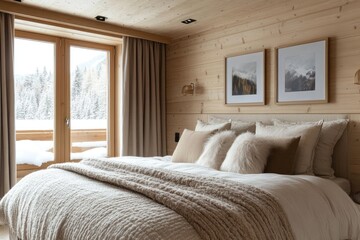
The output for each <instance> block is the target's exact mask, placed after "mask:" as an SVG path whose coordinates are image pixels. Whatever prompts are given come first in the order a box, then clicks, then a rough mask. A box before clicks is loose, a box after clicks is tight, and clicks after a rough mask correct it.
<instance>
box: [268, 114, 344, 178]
mask: <svg viewBox="0 0 360 240" xmlns="http://www.w3.org/2000/svg"><path fill="white" fill-rule="evenodd" d="M273 122H274V124H275V125H289V124H292V125H294V124H299V123H296V122H295V123H294V122H285V121H282V120H278V119H274V120H273ZM348 122H349V120H348V119H338V120H333V121H325V122H324V123H323V125H322V128H321V131H320V138H319V142H318V144H317V146H316V149H315V157H314V166H313V167H314V173H315V175H318V176H322V177H328V178H334V177H335V176H334V169H333V168H332V155H333V152H334V147H335V145H336V143H337V142H338V141H339V139H340V137H341V136H342V134H343V133H344V130H345V128H346V127H347V124H348ZM306 123H308V124H309V122H305V123H302V124H306ZM310 124H312V123H311V122H310Z"/></svg>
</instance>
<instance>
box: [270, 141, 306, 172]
mask: <svg viewBox="0 0 360 240" xmlns="http://www.w3.org/2000/svg"><path fill="white" fill-rule="evenodd" d="M268 142H269V143H270V145H271V148H270V154H269V157H268V159H267V163H266V166H265V170H264V172H265V173H277V174H286V175H292V174H294V170H295V156H296V150H297V148H298V145H299V142H300V137H296V138H269V140H268Z"/></svg>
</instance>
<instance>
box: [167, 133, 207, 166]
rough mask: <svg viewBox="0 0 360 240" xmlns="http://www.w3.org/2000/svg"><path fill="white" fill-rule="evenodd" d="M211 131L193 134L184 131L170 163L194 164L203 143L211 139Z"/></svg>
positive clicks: (202, 147)
mask: <svg viewBox="0 0 360 240" xmlns="http://www.w3.org/2000/svg"><path fill="white" fill-rule="evenodd" d="M212 134H213V131H202V132H194V131H191V130H188V129H185V130H184V131H183V133H182V135H181V138H180V141H179V143H178V144H177V146H176V148H175V151H174V153H173V156H172V158H171V161H172V162H178V163H179V162H183V163H194V162H196V161H197V160H198V158H199V157H200V155H201V153H202V151H203V149H204V145H205V142H206V141H207V140H208V139H209V138H210V137H211V135H212Z"/></svg>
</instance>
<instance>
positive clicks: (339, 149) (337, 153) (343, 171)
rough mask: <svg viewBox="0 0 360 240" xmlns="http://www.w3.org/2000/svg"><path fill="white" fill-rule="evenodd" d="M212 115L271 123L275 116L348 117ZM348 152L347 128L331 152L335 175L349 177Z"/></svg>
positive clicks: (296, 117)
mask: <svg viewBox="0 0 360 240" xmlns="http://www.w3.org/2000/svg"><path fill="white" fill-rule="evenodd" d="M212 117H216V118H224V119H237V120H243V121H249V122H254V121H261V122H263V123H271V120H272V119H275V118H276V119H281V120H287V121H319V120H322V119H323V120H324V121H330V120H336V119H347V118H348V116H347V115H346V114H213V115H208V120H210V119H211V118H212ZM348 152H349V151H348V129H346V130H345V131H344V134H343V135H342V137H341V138H340V139H339V141H338V143H337V144H336V146H335V149H334V154H333V167H334V170H335V176H337V177H342V178H346V179H350V178H349V174H348V172H349V171H348V167H349V164H348ZM350 180H351V179H350Z"/></svg>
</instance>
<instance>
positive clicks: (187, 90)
mask: <svg viewBox="0 0 360 240" xmlns="http://www.w3.org/2000/svg"><path fill="white" fill-rule="evenodd" d="M194 91H195V84H194V83H190V84H189V85H184V86H183V88H182V90H181V93H182V95H183V96H186V95H194Z"/></svg>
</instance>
